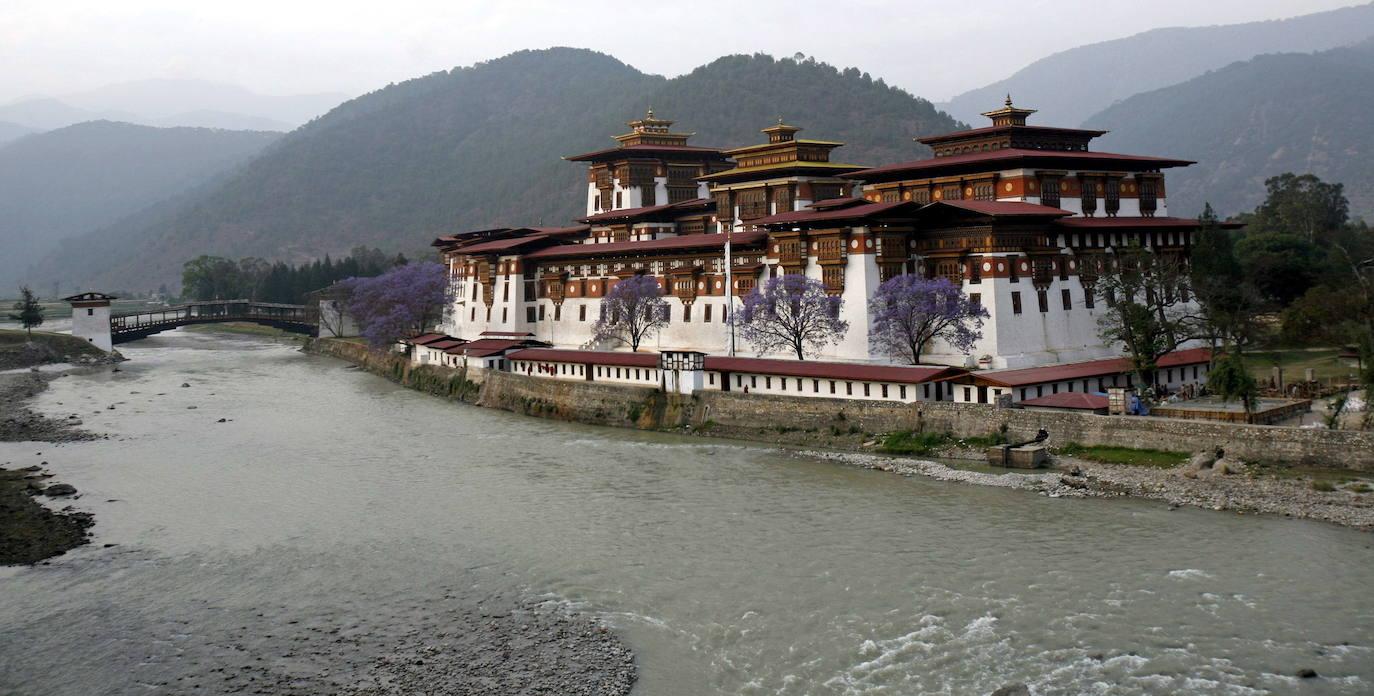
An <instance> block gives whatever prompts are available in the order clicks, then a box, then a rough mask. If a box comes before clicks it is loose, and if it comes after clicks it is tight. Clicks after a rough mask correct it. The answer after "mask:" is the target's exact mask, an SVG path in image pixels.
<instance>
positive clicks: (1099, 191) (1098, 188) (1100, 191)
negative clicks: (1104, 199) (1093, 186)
mask: <svg viewBox="0 0 1374 696" xmlns="http://www.w3.org/2000/svg"><path fill="white" fill-rule="evenodd" d="M1104 190H1105V189H1103V188H1102V184H1098V185H1097V192H1098V193H1102V192H1103V191H1104Z"/></svg>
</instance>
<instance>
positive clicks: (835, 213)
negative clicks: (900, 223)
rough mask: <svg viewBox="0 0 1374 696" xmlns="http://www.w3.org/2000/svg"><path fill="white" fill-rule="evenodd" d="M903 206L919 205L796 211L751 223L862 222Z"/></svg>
mask: <svg viewBox="0 0 1374 696" xmlns="http://www.w3.org/2000/svg"><path fill="white" fill-rule="evenodd" d="M903 206H905V207H907V208H916V207H918V206H919V204H917V203H912V202H911V201H889V202H887V203H864V204H860V205H851V206H848V207H844V208H832V209H828V210H794V211H792V212H790V213H778V214H777V215H770V216H768V217H763V218H758V219H757V220H750V221H749V223H750V224H753V225H781V224H786V223H789V222H821V221H826V220H860V219H863V218H868V217H873V216H875V215H878V214H880V213H887V212H894V211H895V210H896V209H899V208H901V207H903Z"/></svg>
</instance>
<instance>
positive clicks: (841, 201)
mask: <svg viewBox="0 0 1374 696" xmlns="http://www.w3.org/2000/svg"><path fill="white" fill-rule="evenodd" d="M861 203H868V201H867V200H866V199H863V198H859V197H858V196H850V197H848V198H827V199H825V200H823V201H816V202H815V203H812V204H811V205H809V206H807V207H808V208H815V209H816V210H825V209H828V208H846V207H849V206H851V205H859V204H861Z"/></svg>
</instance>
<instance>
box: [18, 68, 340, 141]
mask: <svg viewBox="0 0 1374 696" xmlns="http://www.w3.org/2000/svg"><path fill="white" fill-rule="evenodd" d="M347 98H348V97H347V96H346V95H343V94H332V93H327V94H302V95H288V96H270V95H264V94H257V93H255V92H252V91H250V90H247V89H244V88H242V87H238V86H236V85H227V84H221V83H217V82H207V81H204V80H143V81H140V82H127V83H123V84H118V85H110V86H108V87H101V88H99V89H93V90H87V91H85V92H76V93H72V94H63V95H57V96H55V97H35V98H31V99H23V100H19V101H15V102H12V103H9V104H0V121H7V122H11V123H15V124H18V125H21V126H26V127H28V128H31V129H35V130H52V129H55V128H62V127H64V126H70V125H72V124H75V123H83V122H86V121H98V120H107V121H123V122H126V123H136V124H139V125H145V126H158V127H176V126H186V127H193V128H226V129H230V130H277V131H287V130H291V129H292V128H295V127H296V126H299V125H300V124H302V123H305V122H306V121H309V120H310V119H312V118H315V117H316V116H319V115H321V114H323V113H325V112H326V111H328V110H329V109H331V108H333V107H334V106H337V105H338V104H339V103H340V102H342V101H343V100H345V99H347ZM0 137H3V134H2V133H0Z"/></svg>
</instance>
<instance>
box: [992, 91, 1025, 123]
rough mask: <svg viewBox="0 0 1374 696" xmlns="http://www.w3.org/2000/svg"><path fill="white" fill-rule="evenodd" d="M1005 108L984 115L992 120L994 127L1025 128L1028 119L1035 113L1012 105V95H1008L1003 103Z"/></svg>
mask: <svg viewBox="0 0 1374 696" xmlns="http://www.w3.org/2000/svg"><path fill="white" fill-rule="evenodd" d="M1003 104H1004V106H1003V107H1002V108H1000V109H998V110H996V111H988V112H985V113H984V114H983V115H984V116H987V117H988V118H990V119H992V125H994V126H1024V125H1026V117H1027V116H1030V115H1031V114H1033V113H1035V109H1018V108H1016V107H1014V106H1012V105H1011V94H1010V93H1008V94H1007V99H1006V101H1005V102H1003Z"/></svg>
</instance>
